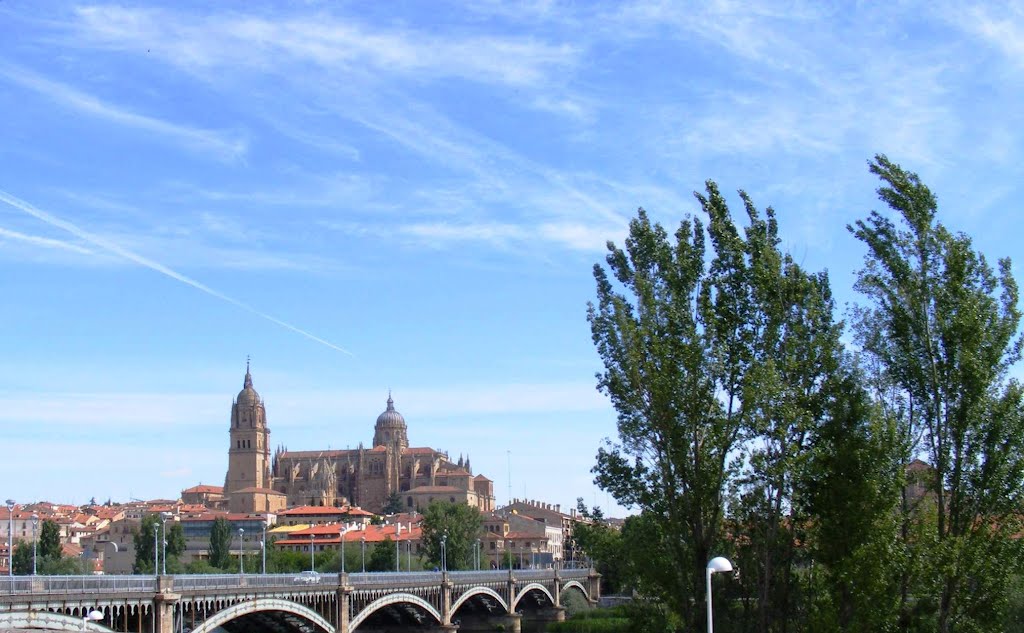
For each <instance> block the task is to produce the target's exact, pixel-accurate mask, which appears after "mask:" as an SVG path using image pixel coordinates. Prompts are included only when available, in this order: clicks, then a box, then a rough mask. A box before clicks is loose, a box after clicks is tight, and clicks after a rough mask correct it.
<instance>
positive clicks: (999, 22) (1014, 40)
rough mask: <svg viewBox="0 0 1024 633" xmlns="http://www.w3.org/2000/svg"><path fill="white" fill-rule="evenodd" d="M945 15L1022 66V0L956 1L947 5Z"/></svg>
mask: <svg viewBox="0 0 1024 633" xmlns="http://www.w3.org/2000/svg"><path fill="white" fill-rule="evenodd" d="M949 18H950V22H951V23H952V24H954V25H956V26H958V27H960V28H962V29H964V30H965V31H967V32H969V33H972V34H974V35H976V36H978V37H979V38H980V39H981V40H982V41H984V42H985V43H986V44H988V45H989V46H992V47H993V48H995V49H996V50H998V51H1001V52H1002V53H1003V54H1004V55H1005V56H1006V58H1007V60H1009V61H1010V62H1011V63H1013V64H1015V65H1018V66H1021V67H1024V4H1022V3H1020V2H1006V3H999V4H998V5H997V6H991V5H981V4H971V5H966V6H965V5H961V4H958V5H957V6H956V7H955V8H951V9H950V11H949Z"/></svg>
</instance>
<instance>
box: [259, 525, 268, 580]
mask: <svg viewBox="0 0 1024 633" xmlns="http://www.w3.org/2000/svg"><path fill="white" fill-rule="evenodd" d="M260 554H261V555H262V556H263V561H262V563H261V564H262V566H261V567H260V573H261V574H263V575H264V576H266V575H267V521H266V519H264V520H263V540H262V541H260Z"/></svg>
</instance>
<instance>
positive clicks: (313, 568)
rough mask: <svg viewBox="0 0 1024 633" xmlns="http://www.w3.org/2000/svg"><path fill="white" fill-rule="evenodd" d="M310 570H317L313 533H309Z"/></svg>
mask: <svg viewBox="0 0 1024 633" xmlns="http://www.w3.org/2000/svg"><path fill="white" fill-rule="evenodd" d="M309 571H316V559H315V558H313V533H312V532H310V533H309Z"/></svg>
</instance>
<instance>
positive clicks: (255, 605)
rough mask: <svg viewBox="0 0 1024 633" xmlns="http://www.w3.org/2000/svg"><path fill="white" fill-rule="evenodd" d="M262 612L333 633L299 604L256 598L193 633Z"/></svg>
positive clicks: (209, 620) (212, 618)
mask: <svg viewBox="0 0 1024 633" xmlns="http://www.w3.org/2000/svg"><path fill="white" fill-rule="evenodd" d="M262 611H283V612H285V613H291V614H292V615H297V616H299V617H300V618H303V619H304V620H308V621H309V622H311V623H313V624H314V625H316V626H317V627H318V628H319V629H320V630H321V631H323V632H324V633H335V630H334V627H333V626H331V623H330V622H328V621H327V620H325V619H323V618H322V617H320V615H319V614H317V613H316V612H315V611H311V610H309V609H307V608H306V607H304V606H302V605H301V604H297V603H295V602H290V601H288V600H281V599H279V598H256V599H255V600H248V601H246V602H239V603H238V604H235V605H232V606H230V607H228V608H226V609H224V610H223V611H218V612H217V613H215V614H213V615H211V616H210V617H209V618H207V619H206V621H205V622H203V623H202V625H200V626H197V627H196V628H195V629H194V630H193V633H211V632H212V631H214V630H215V629H216V628H217V627H219V626H220V625H222V624H225V623H227V622H230V621H232V620H234V619H237V618H240V617H242V616H244V615H249V614H250V613H260V612H262ZM103 630H106V629H103Z"/></svg>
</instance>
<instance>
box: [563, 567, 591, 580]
mask: <svg viewBox="0 0 1024 633" xmlns="http://www.w3.org/2000/svg"><path fill="white" fill-rule="evenodd" d="M590 572H591V569H590V568H589V567H588V568H576V569H560V570H558V575H559V576H561V577H562V578H571V579H573V580H576V579H579V578H587V577H589V576H590Z"/></svg>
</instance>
